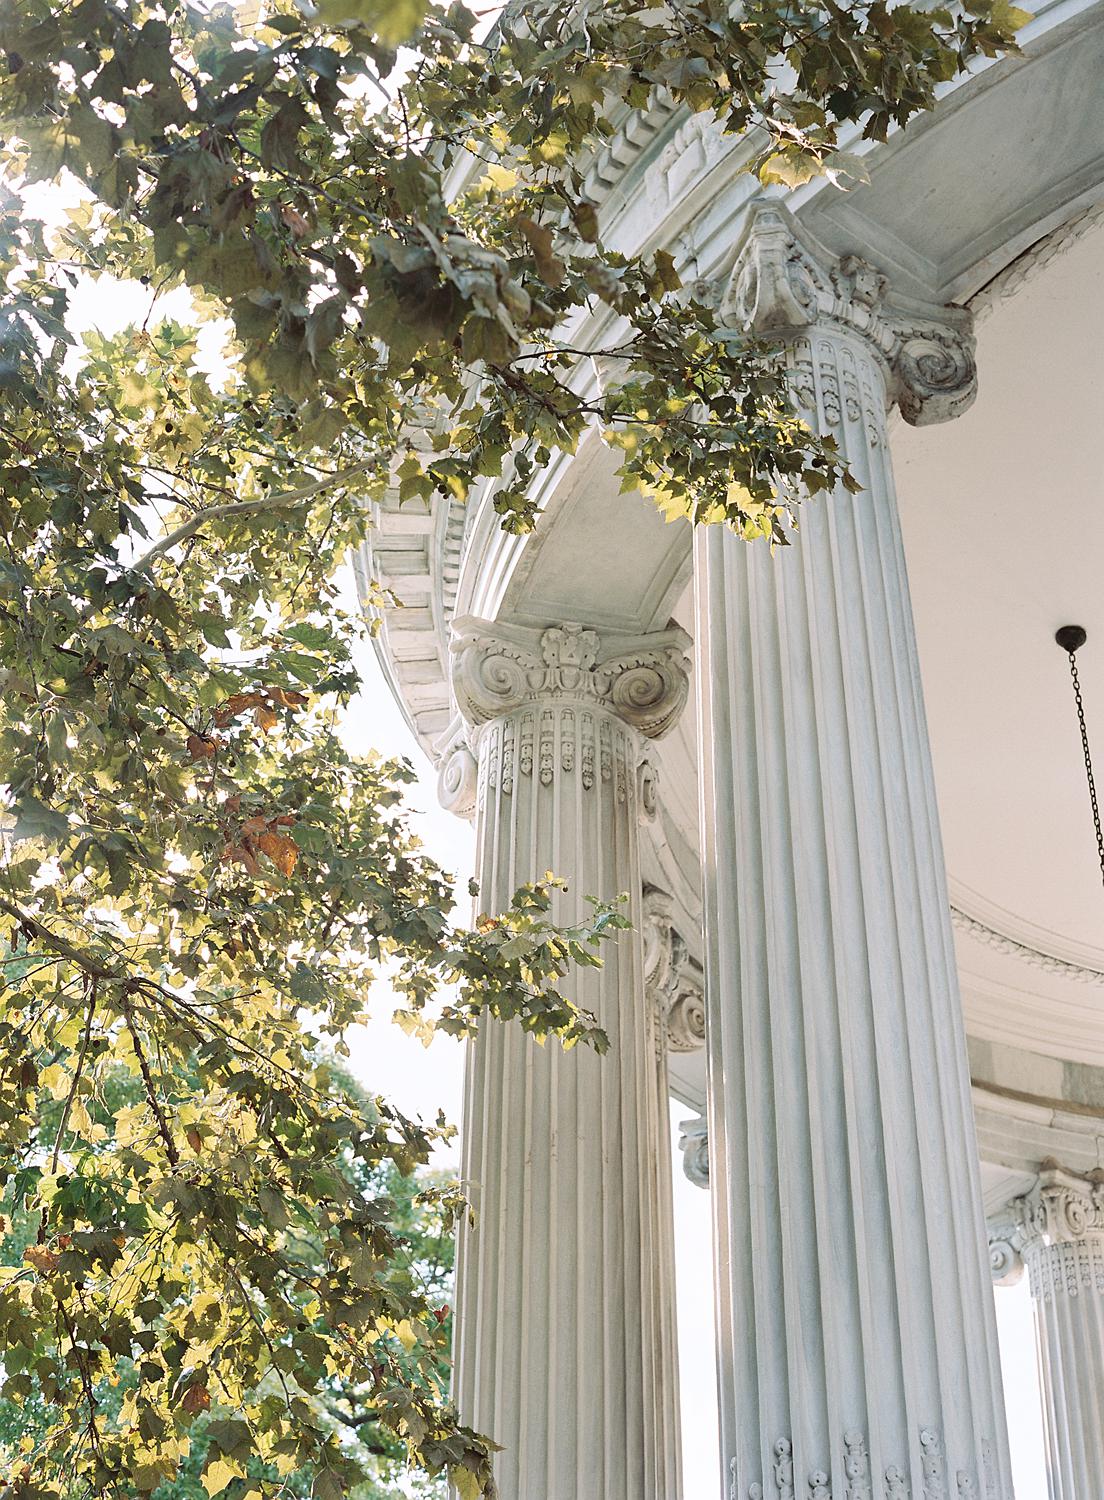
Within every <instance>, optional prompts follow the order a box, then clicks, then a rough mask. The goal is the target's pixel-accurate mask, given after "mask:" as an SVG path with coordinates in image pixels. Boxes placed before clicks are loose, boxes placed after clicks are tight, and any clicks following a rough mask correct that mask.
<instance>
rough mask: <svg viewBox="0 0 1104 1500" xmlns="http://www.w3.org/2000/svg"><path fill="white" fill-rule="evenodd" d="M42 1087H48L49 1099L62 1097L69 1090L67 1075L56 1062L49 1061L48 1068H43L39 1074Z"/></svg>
mask: <svg viewBox="0 0 1104 1500" xmlns="http://www.w3.org/2000/svg"><path fill="white" fill-rule="evenodd" d="M39 1082H40V1083H41V1084H42V1087H43V1088H45V1089H49V1091H50V1098H51V1099H64V1098H65V1096H66V1094H67V1093H68V1092H69V1077H68V1074H67V1073H66V1071H65V1069H64V1068H61V1067H59V1066H58V1064H57V1063H51V1064H50V1066H49V1067H48V1068H43V1070H42V1072H41V1074H40V1075H39Z"/></svg>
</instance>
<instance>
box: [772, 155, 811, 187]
mask: <svg viewBox="0 0 1104 1500" xmlns="http://www.w3.org/2000/svg"><path fill="white" fill-rule="evenodd" d="M820 171H821V166H820V163H819V162H818V161H817V159H816V158H815V157H813V156H806V155H805V154H804V153H803V152H800V151H776V152H775V154H774V155H773V156H768V157H767V159H766V161H765V162H764V163H763V165H762V166H761V167H760V168H759V181H760V182H761V183H763V185H764V186H766V185H767V184H769V183H772V182H781V183H782V184H783V185H784V186H786V187H800V186H801V184H802V183H803V182H809V181H811V180H812V178H814V177H817V176H819V174H820Z"/></svg>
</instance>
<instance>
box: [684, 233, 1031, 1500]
mask: <svg viewBox="0 0 1104 1500" xmlns="http://www.w3.org/2000/svg"><path fill="white" fill-rule="evenodd" d="M723 313H725V314H727V316H728V318H729V320H730V321H731V322H733V323H736V324H739V325H741V326H744V327H747V326H750V327H751V328H753V329H754V330H755V331H757V332H759V333H764V334H770V335H771V336H775V337H779V338H781V339H783V340H784V342H785V344H786V348H787V357H788V361H789V367H790V371H791V377H792V382H793V388H794V390H795V392H796V395H797V398H798V401H799V403H800V404H801V406H802V407H803V408H804V409H805V411H806V413H807V417H808V420H809V421H810V422H811V423H815V424H816V425H817V427H818V428H819V429H820V430H821V431H822V432H824V433H827V434H831V435H833V436H834V437H835V438H836V440H837V442H838V443H839V444H840V447H841V449H842V451H843V453H844V455H845V457H846V458H847V461H848V463H849V465H850V468H851V471H852V473H853V474H854V475H855V476H856V478H858V479H859V480H860V481H861V483H862V485H863V489H862V492H861V493H860V494H858V495H856V496H851V495H849V494H847V493H845V492H843V491H840V492H839V493H837V494H835V495H833V496H831V497H822V498H819V499H816V500H809V501H807V502H806V503H805V504H804V505H803V507H802V509H801V512H800V532H799V533H797V534H795V535H794V536H793V545H792V546H791V547H789V548H785V549H781V550H779V551H777V552H776V554H775V555H774V556H772V555H771V554H770V553H769V551H768V550H767V549H766V548H765V547H763V546H761V545H747V544H745V543H743V542H742V541H740V540H739V539H737V538H736V537H735V536H734V535H733V534H731V533H728V532H726V531H723V530H722V529H721V528H719V527H709V528H703V529H702V530H701V531H700V532H699V534H698V537H697V541H696V555H695V562H696V581H697V620H698V647H699V658H698V663H699V664H698V672H699V684H700V729H701V735H700V738H701V746H702V771H703V776H702V781H703V805H702V840H703V859H704V893H705V927H706V992H707V998H708V1003H707V1008H706V1016H707V1030H708V1048H709V1065H710V1096H711V1104H710V1111H711V1112H710V1127H709V1146H710V1159H711V1160H710V1179H711V1186H712V1188H713V1200H714V1205H715V1207H714V1213H715V1233H716V1249H717V1256H716V1259H717V1265H718V1267H719V1278H718V1280H719V1287H718V1319H719V1328H718V1345H719V1361H720V1369H721V1376H720V1383H721V1392H720V1398H721V1432H722V1445H723V1457H724V1462H725V1466H726V1479H727V1483H728V1486H729V1491H728V1493H729V1495H730V1497H731V1500H760V1497H764V1496H765V1497H769V1500H795V1497H796V1500H829V1497H831V1500H883V1497H885V1500H905V1497H910V1500H948V1497H950V1500H957V1497H965V1496H970V1497H974V1496H979V1497H984V1500H1007V1497H1010V1496H1011V1493H1012V1487H1011V1480H1010V1471H1009V1464H1008V1456H1007V1439H1006V1433H1005V1422H1004V1415H1003V1404H1002V1398H1001V1390H1000V1376H999V1365H998V1358H997V1345H996V1332H995V1325H994V1317H993V1308H992V1296H991V1292H990V1288H989V1277H988V1267H987V1265H986V1260H985V1249H984V1246H985V1237H984V1224H983V1218H982V1210H981V1199H980V1191H979V1184H978V1171H977V1155H976V1148H975V1141H974V1129H973V1117H972V1111H971V1105H970V1096H969V1079H968V1074H967V1067H966V1049H965V1038H964V1032H963V1023H962V1015H961V1009H960V1003H959V997H958V989H957V982H956V973H955V963H954V954H953V949H952V942H951V932H950V926H949V919H948V904H947V896H946V891H945V883H944V869H943V858H942V852H941V845H940V835H939V828H938V820H937V816H936V804H935V792H934V786H933V779H932V772H931V765H930V759H929V750H928V741H927V733H926V729H925V723H924V712H923V706H922V701H921V692H920V679H919V672H918V667H917V658H916V649H915V642H914V635H913V624H912V617H911V612H910V607H909V599H908V589H907V584H906V579H905V565H904V558H903V553H902V546H901V537H900V531H899V525H898V518H897V512H896V504H895V499H894V492H893V480H892V473H891V468H890V461H889V454H888V450H887V445H886V431H885V414H886V406H887V401H888V400H889V399H896V400H898V401H899V402H900V404H901V406H902V408H903V410H904V411H905V415H906V416H907V417H909V418H910V419H911V420H914V421H928V420H935V419H937V418H938V417H941V416H945V415H951V414H953V412H954V410H956V409H957V408H958V407H959V406H961V405H963V404H965V402H966V400H967V399H968V396H969V394H970V392H971V391H972V382H973V362H972V356H971V344H970V340H969V338H968V335H967V333H966V331H965V330H964V329H963V328H962V327H961V326H960V325H956V323H955V322H954V315H953V314H951V315H949V316H950V318H951V324H950V326H947V325H946V324H945V323H943V322H939V321H936V320H935V319H934V318H932V317H924V316H921V315H920V314H919V313H918V312H917V311H916V309H915V307H912V308H909V309H906V310H905V311H903V312H902V311H901V310H900V309H898V308H897V307H896V305H895V304H892V303H890V302H889V301H888V299H887V298H886V296H885V283H884V280H883V278H881V277H879V276H877V274H876V273H874V272H872V271H871V270H870V268H869V267H867V266H865V265H863V264H861V263H859V262H857V261H855V260H853V259H848V260H845V261H844V262H842V263H834V262H832V261H831V260H830V258H823V252H821V251H819V250H818V249H817V248H816V247H810V245H809V244H808V242H807V241H806V240H804V239H803V238H802V237H800V235H799V232H798V231H797V229H796V227H795V226H794V225H793V223H792V221H790V220H789V219H788V217H787V216H785V215H784V213H783V212H781V211H780V210H778V209H777V208H776V207H772V206H763V207H761V208H759V209H758V211H756V210H753V218H752V222H751V227H750V230H749V232H748V235H747V238H746V240H745V243H744V245H743V247H742V250H741V253H740V256H739V258H738V261H737V266H736V271H735V273H734V276H733V280H732V283H731V286H730V289H729V292H728V294H727V297H726V301H725V304H724V307H723Z"/></svg>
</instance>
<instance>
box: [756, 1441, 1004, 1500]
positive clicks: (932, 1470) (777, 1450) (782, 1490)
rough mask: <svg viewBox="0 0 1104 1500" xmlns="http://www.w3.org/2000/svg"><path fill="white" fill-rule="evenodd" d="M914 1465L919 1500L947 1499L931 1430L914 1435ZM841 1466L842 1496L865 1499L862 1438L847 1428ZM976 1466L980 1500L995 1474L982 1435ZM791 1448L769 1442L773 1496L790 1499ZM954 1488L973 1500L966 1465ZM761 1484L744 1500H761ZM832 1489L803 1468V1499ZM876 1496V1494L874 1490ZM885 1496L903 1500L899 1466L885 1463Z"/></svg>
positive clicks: (904, 1481) (823, 1496)
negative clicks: (981, 1476)
mask: <svg viewBox="0 0 1104 1500" xmlns="http://www.w3.org/2000/svg"><path fill="white" fill-rule="evenodd" d="M919 1438H920V1469H921V1475H922V1478H923V1500H950V1497H949V1496H948V1493H947V1465H946V1460H945V1458H944V1454H943V1440H942V1437H941V1436H940V1434H939V1433H938V1432H936V1431H935V1429H934V1428H931V1427H925V1428H923V1429H922V1430H921V1432H920V1434H919ZM843 1449H844V1459H843V1469H844V1475H845V1478H846V1487H845V1490H844V1492H843V1493H844V1495H845V1500H871V1496H872V1494H873V1485H872V1482H871V1477H870V1458H869V1449H868V1448H867V1442H866V1436H865V1434H864V1433H862V1432H859V1431H858V1430H851V1431H848V1432H846V1433H845V1434H844V1437H843ZM981 1450H982V1455H983V1456H982V1464H983V1466H984V1468H985V1470H986V1476H985V1500H996V1477H995V1475H994V1474H993V1472H992V1443H991V1442H990V1441H989V1440H988V1439H987V1438H983V1439H982V1443H981ZM793 1458H794V1450H793V1443H792V1442H791V1441H790V1439H789V1438H780V1439H779V1440H778V1442H776V1443H775V1444H774V1456H773V1460H772V1470H773V1476H772V1477H773V1480H774V1484H773V1489H772V1490H771V1493H772V1495H773V1496H775V1497H776V1500H794V1462H793ZM955 1491H956V1494H957V1497H958V1500H978V1489H977V1484H976V1483H975V1481H974V1477H973V1475H972V1474H971V1473H970V1472H969V1470H967V1469H958V1470H957V1471H956V1472H955ZM763 1493H764V1491H763V1486H762V1485H761V1484H760V1483H759V1482H758V1481H756V1482H755V1483H754V1484H752V1485H749V1487H748V1490H747V1497H748V1500H763ZM839 1493H840V1491H839V1489H838V1487H836V1488H834V1487H833V1482H832V1479H831V1477H830V1475H829V1474H828V1473H827V1472H826V1471H825V1470H824V1469H820V1468H816V1469H812V1470H810V1472H809V1476H808V1480H807V1488H806V1490H805V1491H803V1495H805V1494H807V1496H808V1500H832V1496H833V1495H834V1494H839ZM878 1493H879V1495H880V1494H881V1493H882V1491H881V1490H879V1492H878ZM884 1494H885V1500H909V1496H910V1489H909V1482H908V1478H907V1477H906V1473H905V1470H904V1469H903V1468H902V1467H901V1466H900V1465H899V1464H890V1465H889V1467H888V1468H887V1469H886V1471H885V1490H884ZM728 1500H740V1485H739V1481H738V1478H737V1463H736V1459H735V1458H733V1459H730V1460H729V1470H728Z"/></svg>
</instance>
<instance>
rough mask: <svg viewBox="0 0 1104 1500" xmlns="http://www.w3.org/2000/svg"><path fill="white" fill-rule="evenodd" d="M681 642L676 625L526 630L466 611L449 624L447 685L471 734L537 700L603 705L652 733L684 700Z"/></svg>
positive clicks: (659, 731)
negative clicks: (631, 630)
mask: <svg viewBox="0 0 1104 1500" xmlns="http://www.w3.org/2000/svg"><path fill="white" fill-rule="evenodd" d="M689 645H690V638H689V636H687V634H686V632H685V631H683V630H680V629H678V628H677V627H672V628H671V629H669V630H663V631H657V632H655V633H654V634H652V635H645V636H624V635H613V634H608V635H607V634H604V633H603V634H601V635H599V633H598V632H597V631H594V630H590V629H588V628H586V627H585V626H582V625H577V624H564V625H552V626H549V627H548V628H547V629H545V630H531V629H528V628H526V627H524V626H519V625H500V624H498V623H491V622H488V621H485V620H476V619H472V618H470V617H469V618H467V619H462V620H457V621H456V622H455V623H454V625H453V640H452V660H453V669H452V681H453V691H454V692H455V694H456V702H457V706H458V707H459V710H460V713H461V714H462V716H463V718H464V719H465V721H466V722H467V724H468V725H469V726H470V727H471V729H472V731H473V732H474V737H475V738H476V739H477V738H478V731H479V729H480V728H481V727H482V725H484V724H487V723H489V722H490V721H491V720H492V719H497V718H501V717H502V716H503V715H504V714H509V713H513V712H515V711H516V710H518V709H520V708H522V707H523V706H524V705H525V704H527V703H538V702H543V701H551V702H569V703H571V702H574V703H579V704H582V705H586V706H589V707H590V708H592V709H604V710H605V711H606V712H607V713H610V714H613V715H615V716H616V717H617V718H619V719H621V720H622V721H623V722H624V723H626V724H628V725H630V726H631V727H632V728H633V729H636V730H638V731H639V732H640V733H641V734H642V735H644V736H645V737H646V738H648V739H657V738H658V737H659V736H660V735H663V734H666V732H667V731H668V730H669V729H670V728H671V727H672V726H673V725H674V723H675V721H676V719H677V718H678V716H679V714H680V713H681V712H682V709H683V707H684V706H685V703H686V697H687V693H688V691H689V658H688V656H687V649H688V647H689Z"/></svg>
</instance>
